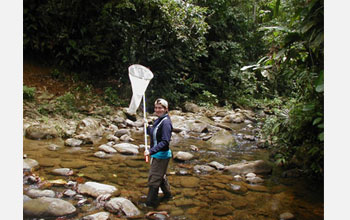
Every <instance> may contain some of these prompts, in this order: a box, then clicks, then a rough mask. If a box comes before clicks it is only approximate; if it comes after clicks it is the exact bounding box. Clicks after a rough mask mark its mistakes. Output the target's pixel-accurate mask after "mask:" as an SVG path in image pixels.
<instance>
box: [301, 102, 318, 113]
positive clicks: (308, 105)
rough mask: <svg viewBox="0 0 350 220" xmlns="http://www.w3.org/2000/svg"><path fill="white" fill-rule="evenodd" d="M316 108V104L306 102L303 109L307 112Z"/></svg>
mask: <svg viewBox="0 0 350 220" xmlns="http://www.w3.org/2000/svg"><path fill="white" fill-rule="evenodd" d="M314 109H315V105H314V104H306V105H304V106H303V111H304V112H307V111H312V110H314Z"/></svg>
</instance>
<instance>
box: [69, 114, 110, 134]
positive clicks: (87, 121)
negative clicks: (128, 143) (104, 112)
mask: <svg viewBox="0 0 350 220" xmlns="http://www.w3.org/2000/svg"><path fill="white" fill-rule="evenodd" d="M75 133H76V134H77V135H81V134H85V135H87V136H97V137H100V136H102V135H103V133H104V129H103V126H102V125H101V123H100V122H98V121H97V120H96V119H94V118H90V117H87V118H84V119H83V120H81V121H80V122H79V123H78V125H77V127H76V130H75Z"/></svg>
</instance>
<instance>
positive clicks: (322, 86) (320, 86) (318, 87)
mask: <svg viewBox="0 0 350 220" xmlns="http://www.w3.org/2000/svg"><path fill="white" fill-rule="evenodd" d="M323 91H324V85H323V84H322V85H318V86H316V92H323Z"/></svg>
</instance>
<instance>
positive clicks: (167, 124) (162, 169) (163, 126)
mask: <svg viewBox="0 0 350 220" xmlns="http://www.w3.org/2000/svg"><path fill="white" fill-rule="evenodd" d="M154 112H155V114H156V115H157V116H158V118H157V119H156V120H155V121H154V123H153V126H149V127H147V134H148V135H149V136H150V137H151V148H150V150H149V152H147V151H145V153H144V154H145V156H148V155H150V156H151V161H150V163H151V168H150V171H149V176H148V187H149V188H148V195H147V201H146V205H147V206H153V207H154V206H157V205H158V190H159V187H160V188H161V189H162V191H163V194H164V197H163V199H169V198H171V193H170V185H169V183H168V180H167V177H166V171H167V168H168V164H169V160H170V158H171V157H172V154H171V150H170V148H169V143H170V139H171V132H172V130H173V126H172V123H171V120H170V117H169V115H168V102H167V101H166V100H164V99H157V100H156V101H155V102H154ZM146 123H147V122H146Z"/></svg>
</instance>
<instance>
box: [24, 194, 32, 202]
mask: <svg viewBox="0 0 350 220" xmlns="http://www.w3.org/2000/svg"><path fill="white" fill-rule="evenodd" d="M28 200H32V198H30V197H29V196H27V195H24V194H23V202H26V201H28Z"/></svg>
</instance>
